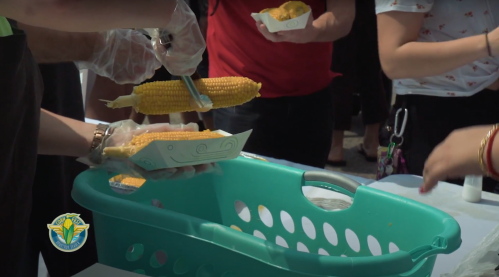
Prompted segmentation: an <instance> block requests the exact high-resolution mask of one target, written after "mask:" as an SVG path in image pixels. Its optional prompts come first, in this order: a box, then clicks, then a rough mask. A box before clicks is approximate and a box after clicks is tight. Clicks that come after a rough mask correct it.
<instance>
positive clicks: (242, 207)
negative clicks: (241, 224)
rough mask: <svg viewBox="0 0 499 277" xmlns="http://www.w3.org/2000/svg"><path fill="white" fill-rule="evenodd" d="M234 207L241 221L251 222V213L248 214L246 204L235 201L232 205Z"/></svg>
mask: <svg viewBox="0 0 499 277" xmlns="http://www.w3.org/2000/svg"><path fill="white" fill-rule="evenodd" d="M234 206H235V208H236V213H237V215H239V217H240V218H241V219H242V220H243V221H246V222H250V220H251V213H250V210H249V208H248V206H246V204H244V202H242V201H239V200H237V201H236V202H235V203H234Z"/></svg>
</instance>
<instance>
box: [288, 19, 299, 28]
mask: <svg viewBox="0 0 499 277" xmlns="http://www.w3.org/2000/svg"><path fill="white" fill-rule="evenodd" d="M296 25H298V21H297V20H292V21H290V22H288V23H287V24H286V27H288V28H293V27H296Z"/></svg>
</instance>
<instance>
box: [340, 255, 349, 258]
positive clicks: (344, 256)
mask: <svg viewBox="0 0 499 277" xmlns="http://www.w3.org/2000/svg"><path fill="white" fill-rule="evenodd" d="M340 257H343V258H346V257H348V256H347V255H345V254H343V255H341V256H340Z"/></svg>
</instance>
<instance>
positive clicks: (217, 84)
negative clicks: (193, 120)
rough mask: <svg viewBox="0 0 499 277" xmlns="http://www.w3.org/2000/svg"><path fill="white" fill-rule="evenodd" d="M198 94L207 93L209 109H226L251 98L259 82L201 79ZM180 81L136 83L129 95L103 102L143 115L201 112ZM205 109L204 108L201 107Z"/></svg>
mask: <svg viewBox="0 0 499 277" xmlns="http://www.w3.org/2000/svg"><path fill="white" fill-rule="evenodd" d="M194 84H195V86H196V88H197V89H198V91H199V92H200V93H201V94H204V95H206V96H208V97H209V98H210V99H211V101H212V102H213V108H214V109H216V108H227V107H233V106H237V105H241V104H244V103H246V102H248V101H250V100H251V99H253V98H255V97H259V96H260V94H259V93H258V91H259V90H260V88H261V87H262V85H261V83H256V82H254V81H252V80H251V79H249V78H246V77H220V78H204V79H199V80H196V81H194ZM192 100H193V99H192V98H191V95H190V93H189V90H188V89H187V86H186V85H185V84H184V82H183V81H181V80H177V81H157V82H151V83H146V84H142V85H139V86H136V87H135V88H134V90H133V92H132V94H131V95H126V96H120V97H118V98H117V99H116V100H114V101H107V100H102V101H105V102H107V106H108V107H109V108H113V109H115V108H124V107H133V108H134V109H135V111H137V112H140V113H142V114H146V115H162V114H170V113H179V112H190V111H203V110H201V109H200V108H199V107H197V106H196V104H195V102H193V101H192ZM204 111H206V110H204Z"/></svg>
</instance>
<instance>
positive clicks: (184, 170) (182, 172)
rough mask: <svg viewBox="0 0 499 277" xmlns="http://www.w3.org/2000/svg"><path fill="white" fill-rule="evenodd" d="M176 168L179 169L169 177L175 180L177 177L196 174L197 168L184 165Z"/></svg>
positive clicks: (188, 176)
mask: <svg viewBox="0 0 499 277" xmlns="http://www.w3.org/2000/svg"><path fill="white" fill-rule="evenodd" d="M176 169H177V171H176V172H175V173H174V174H173V175H171V176H170V177H168V179H173V180H175V179H180V178H183V177H187V178H190V177H193V176H194V175H195V174H196V170H195V169H194V167H192V166H183V167H178V168H176Z"/></svg>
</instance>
